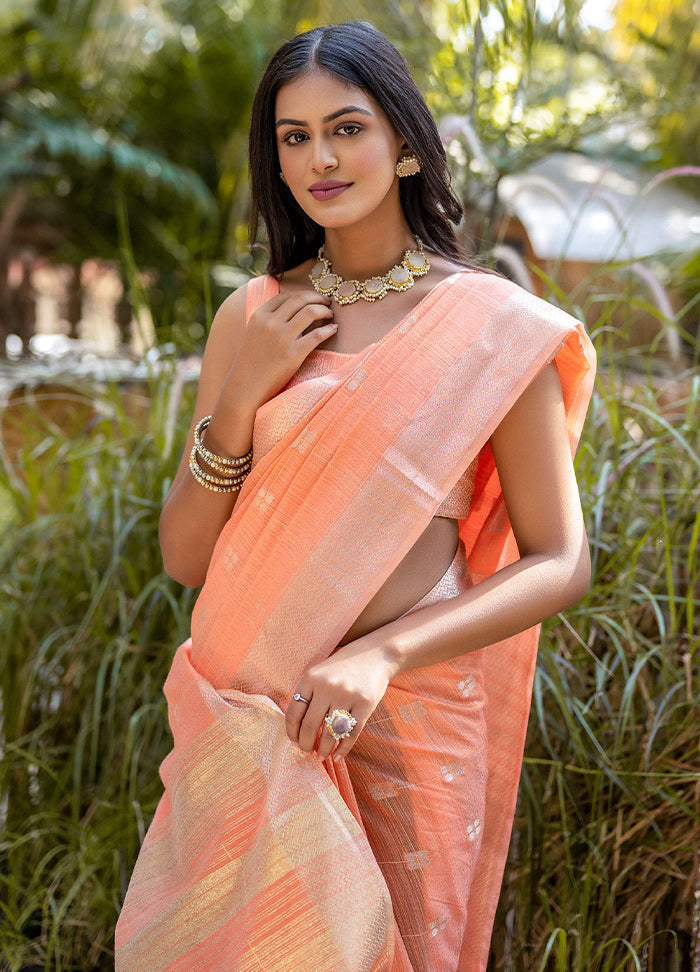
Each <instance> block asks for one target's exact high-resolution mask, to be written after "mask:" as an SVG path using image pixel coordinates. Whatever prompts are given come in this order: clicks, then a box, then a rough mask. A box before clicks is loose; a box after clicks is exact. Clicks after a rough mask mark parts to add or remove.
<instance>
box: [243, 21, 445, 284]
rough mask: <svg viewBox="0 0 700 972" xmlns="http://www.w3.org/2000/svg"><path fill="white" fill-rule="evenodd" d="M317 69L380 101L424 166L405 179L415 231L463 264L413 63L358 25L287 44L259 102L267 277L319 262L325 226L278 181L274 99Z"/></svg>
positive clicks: (254, 165) (255, 207) (255, 163)
mask: <svg viewBox="0 0 700 972" xmlns="http://www.w3.org/2000/svg"><path fill="white" fill-rule="evenodd" d="M314 68H320V69H322V70H325V71H328V72H329V73H330V74H333V75H335V76H336V77H337V78H340V79H341V80H342V81H344V82H345V83H347V84H352V85H354V86H355V87H358V88H362V89H363V90H364V91H366V92H367V93H368V94H369V95H371V97H372V98H374V100H375V101H376V102H377V104H378V105H379V106H380V108H381V109H382V110H383V112H384V114H385V115H386V116H387V118H388V119H389V121H390V122H391V124H392V125H393V127H394V129H395V130H396V131H397V132H399V133H400V134H401V135H402V136H403V138H404V139H405V140H406V142H407V143H408V146H409V148H410V149H411V151H412V152H413V153H414V155H415V156H416V157H417V159H418V161H419V162H420V164H421V172H420V174H419V175H416V176H410V177H407V178H404V179H401V181H400V183H399V194H400V199H401V205H402V206H403V211H404V214H405V216H406V220H407V222H408V225H409V226H410V228H411V231H412V232H413V233H415V234H417V235H418V236H419V237H420V238H421V239H422V240H423V242H424V243H425V245H426V247H427V248H428V249H431V250H434V251H435V252H436V253H439V254H441V255H442V256H444V257H447V258H449V259H451V260H457V261H459V262H463V255H462V251H461V247H460V245H459V242H458V240H457V237H456V235H455V232H454V229H453V226H452V223H457V222H459V220H460V219H461V218H462V206H461V204H460V202H459V200H458V199H457V197H456V196H455V194H454V192H453V191H452V187H451V184H450V173H449V169H448V166H447V158H446V156H445V150H444V148H443V146H442V142H441V141H440V136H439V135H438V131H437V128H436V125H435V122H434V120H433V117H432V115H431V114H430V112H429V110H428V106H427V105H426V103H425V101H424V100H423V96H422V95H421V93H420V91H419V90H418V88H417V87H416V84H415V82H414V80H413V78H412V77H411V73H410V71H409V69H408V65H407V64H406V62H405V61H404V59H403V58H402V57H401V55H400V54H399V52H398V51H397V50H396V48H395V47H394V45H393V44H392V43H391V42H390V41H388V40H387V38H386V37H385V36H384V35H383V34H381V33H380V32H379V31H378V30H376V28H374V27H373V26H372V25H371V24H367V23H364V22H362V21H359V20H355V21H351V22H350V23H346V24H337V25H332V26H330V27H317V28H315V29H314V30H310V31H307V32H306V33H304V34H299V35H298V36H297V37H295V38H293V40H290V41H287V43H286V44H283V45H282V47H280V49H279V50H278V51H277V53H276V54H275V55H274V57H273V58H272V60H271V61H270V63H269V65H268V67H267V70H266V71H265V74H264V75H263V78H262V81H261V82H260V86H259V87H258V90H257V93H256V95H255V100H254V102H253V116H252V120H251V127H250V141H249V160H250V180H251V192H252V206H251V226H250V232H251V239H252V240H255V237H256V234H257V230H258V221H259V217H260V216H262V218H263V220H264V222H265V226H266V227H267V235H268V242H269V247H270V259H269V263H268V272H269V273H271V274H273V275H277V274H280V273H282V272H283V271H284V270H288V269H290V268H291V267H295V266H297V265H298V264H300V263H303V262H304V260H308V259H309V258H310V257H315V256H316V252H317V251H318V248H319V246H320V245H321V243H322V242H323V227H322V226H319V225H318V223H315V222H314V221H313V220H312V219H309V217H308V216H307V215H306V213H305V212H304V211H303V209H302V208H301V206H299V204H298V203H297V202H296V200H295V199H294V197H293V196H292V194H291V192H290V191H289V189H287V188H286V186H284V185H283V183H282V181H281V179H280V177H279V169H280V166H279V158H278V155H277V141H276V138H275V125H274V122H275V100H276V98H277V92H278V91H279V89H280V88H281V87H282V86H283V85H285V84H287V83H288V82H290V81H292V80H293V79H294V78H297V77H299V75H302V74H304V73H306V72H308V71H310V70H313V69H314Z"/></svg>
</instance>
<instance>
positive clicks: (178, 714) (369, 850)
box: [116, 270, 593, 972]
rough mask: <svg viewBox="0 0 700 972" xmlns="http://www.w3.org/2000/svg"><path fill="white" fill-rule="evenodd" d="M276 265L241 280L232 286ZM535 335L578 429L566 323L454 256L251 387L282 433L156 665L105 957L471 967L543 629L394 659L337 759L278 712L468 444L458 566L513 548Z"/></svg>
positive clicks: (508, 811)
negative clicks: (182, 627) (427, 661)
mask: <svg viewBox="0 0 700 972" xmlns="http://www.w3.org/2000/svg"><path fill="white" fill-rule="evenodd" d="M275 287H276V284H275V282H274V281H270V280H269V279H268V278H261V279H260V280H259V281H256V282H253V283H252V284H250V285H249V306H254V305H255V304H257V303H260V302H261V301H262V300H263V299H265V298H266V297H267V296H268V295H270V294H271V293H273V292H274V291H275ZM552 359H554V360H555V361H556V364H557V367H558V370H559V375H560V378H561V382H562V388H563V390H564V399H565V405H566V410H567V419H568V428H569V434H570V439H571V446H572V450H573V449H574V448H575V446H576V443H577V441H578V437H579V433H580V430H581V426H582V423H583V418H584V415H585V410H586V407H587V403H588V399H589V397H590V392H591V387H592V381H593V354H592V349H591V346H590V342H589V341H588V339H587V337H586V336H585V333H584V332H583V329H582V328H581V325H580V324H578V322H577V321H575V320H573V319H572V318H570V317H568V316H567V315H566V314H564V313H563V312H561V311H559V310H557V309H555V308H553V307H551V306H549V305H548V304H546V303H544V302H542V301H540V300H538V299H537V298H535V297H532V296H531V295H529V294H527V293H525V292H524V291H522V290H520V289H519V288H518V287H516V286H515V285H513V284H511V283H509V282H508V281H506V280H503V279H501V278H499V277H496V276H491V275H486V274H481V273H478V272H475V271H468V270H465V271H462V272H460V273H457V274H455V275H453V276H452V277H449V278H447V279H446V280H444V281H442V282H441V283H440V284H438V285H437V286H436V287H435V288H434V289H433V290H432V291H431V292H430V293H429V294H428V296H427V297H425V298H424V299H423V300H422V301H421V302H420V303H419V305H418V306H417V307H416V308H415V309H414V311H413V313H411V314H410V315H408V316H407V317H406V318H405V319H404V320H403V321H401V322H400V323H399V324H398V325H396V327H394V328H393V329H392V330H391V331H390V332H389V333H388V334H387V335H386V336H385V337H383V338H382V339H381V340H379V341H378V342H377V343H376V344H374V345H372V346H371V347H370V348H367V349H365V351H363V352H361V353H360V354H357V355H353V356H349V357H347V358H346V359H345V360H343V361H342V362H340V363H339V364H338V366H337V367H335V368H334V370H332V371H331V372H329V373H326V374H320V375H318V376H317V377H313V378H310V379H309V380H306V381H299V382H297V383H293V382H291V383H290V384H289V385H288V386H287V388H285V389H284V390H283V391H282V392H281V393H280V394H279V395H277V396H275V398H274V399H272V400H270V401H269V402H267V403H266V404H265V405H264V406H263V407H262V408H261V409H260V410H259V412H258V416H257V417H256V429H257V428H258V426H260V428H264V427H265V425H266V424H267V425H270V424H274V423H278V424H280V427H281V428H283V429H285V430H286V431H284V433H283V434H282V435H281V437H280V438H279V440H278V441H277V442H276V443H275V444H274V445H273V446H272V448H270V449H269V451H267V452H266V453H265V455H264V456H262V458H260V459H259V461H257V463H256V465H255V467H254V469H253V471H252V472H251V474H250V475H249V477H248V479H247V480H246V482H245V484H244V486H243V489H242V490H241V494H240V496H239V499H238V502H237V503H236V506H235V508H234V511H233V514H232V516H231V519H230V521H229V522H228V524H227V525H226V527H225V528H224V530H223V531H222V533H221V536H220V538H219V540H218V543H217V545H216V548H215V550H214V553H213V556H212V560H211V564H210V567H209V572H208V574H207V579H206V582H205V584H204V586H203V588H202V592H201V594H200V597H199V599H198V601H197V605H196V608H195V612H194V615H193V622H192V637H191V639H189V640H188V641H187V642H186V643H185V644H184V645H182V646H181V647H180V648H179V649H178V651H177V653H176V656H175V659H174V661H173V665H172V668H171V671H170V674H169V676H168V679H167V682H166V686H165V691H166V696H167V699H168V711H169V720H170V725H171V729H172V732H173V737H174V746H173V750H172V752H171V753H170V754H169V756H168V757H167V758H166V759H165V760H164V762H163V765H162V767H161V777H162V780H163V784H164V787H165V792H164V795H163V797H162V799H161V802H160V804H159V806H158V809H157V811H156V814H155V817H154V819H153V822H152V824H151V826H150V828H149V830H148V833H147V835H146V838H145V840H144V843H143V846H142V849H141V853H140V855H139V858H138V861H137V863H136V867H135V869H134V873H133V876H132V880H131V884H130V886H129V890H128V892H127V895H126V899H125V901H124V906H123V909H122V914H121V916H120V919H119V923H118V926H117V933H116V968H117V972H143V970H145V969H148V970H149V972H155V970H162V969H168V970H173V972H174V970H185V969H187V970H193V969H194V970H200V969H201V970H207V972H214V970H219V969H220V970H224V969H225V970H229V972H230V970H235V972H253V970H259V969H263V968H264V969H267V970H271V972H299V970H305V972H337V970H341V969H346V970H349V972H370V970H373V972H379V970H384V972H441V970H443V969H444V970H449V972H479V970H483V969H485V967H486V962H487V958H488V949H489V940H490V933H491V926H492V923H493V916H494V912H495V908H496V904H497V900H498V893H499V888H500V882H501V878H502V872H503V866H504V862H505V857H506V853H507V848H508V841H509V837H510V829H511V825H512V819H513V813H514V808H515V799H516V794H517V787H518V780H519V775H520V765H521V761H522V750H523V744H524V738H525V729H526V724H527V716H528V711H529V703H530V692H531V684H532V676H533V672H534V664H535V656H536V649H537V636H538V631H537V629H531V630H529V631H525V632H523V633H522V634H520V635H518V636H516V637H514V638H511V639H509V640H508V641H507V642H501V643H499V644H497V645H492V646H489V647H488V648H485V649H483V650H482V651H480V652H474V653H472V654H471V655H466V656H464V657H463V658H461V659H455V660H454V661H453V662H450V663H445V664H440V665H435V666H428V667H426V668H423V669H416V670H414V671H413V672H409V673H406V674H405V675H403V676H401V677H400V678H399V679H397V680H396V681H395V682H392V683H391V685H390V686H389V690H388V691H387V694H386V697H385V699H384V700H383V703H382V704H381V705H380V707H379V708H378V710H377V711H376V712H375V714H374V716H373V717H372V718H371V719H370V720H369V722H368V723H367V726H366V727H365V730H364V731H363V733H362V734H361V736H360V737H359V738H358V741H357V743H356V745H355V747H354V749H353V751H352V753H351V754H350V756H349V757H348V759H347V760H345V761H343V762H341V763H339V764H338V765H335V764H333V763H331V762H328V763H323V762H321V761H320V760H319V759H318V757H317V756H315V755H311V756H308V755H306V754H304V753H302V752H301V751H300V750H298V749H297V748H296V747H295V746H294V745H293V744H292V743H290V742H289V741H288V739H287V737H286V733H285V727H284V715H283V712H284V709H285V708H286V705H287V703H288V701H289V698H290V696H291V693H292V692H293V691H294V687H295V685H296V683H297V681H298V679H299V678H300V676H301V674H302V673H303V672H304V671H305V669H306V668H308V666H309V665H311V664H313V663H314V662H315V661H318V660H320V659H321V658H323V657H326V656H327V655H328V654H330V653H331V652H332V651H333V650H334V648H335V646H336V645H337V644H338V642H339V641H340V639H341V638H342V636H343V635H344V634H345V632H346V631H347V630H348V629H349V628H350V626H351V624H352V622H353V621H354V620H355V618H356V617H358V615H359V614H360V612H361V611H362V609H363V608H364V607H365V605H366V604H367V603H368V602H369V601H370V600H371V598H372V597H373V595H374V594H375V593H376V592H377V590H378V589H379V588H380V586H381V585H382V583H383V582H384V581H385V580H386V578H387V577H388V576H389V574H390V573H391V572H392V571H393V570H394V568H395V567H396V566H397V565H398V563H399V562H400V561H401V559H402V558H403V557H404V556H405V554H406V553H407V552H408V550H409V549H410V547H411V546H412V544H413V543H414V542H415V541H416V539H417V538H418V537H419V536H420V534H421V533H422V532H423V530H424V529H425V528H426V526H427V524H428V523H429V521H430V519H431V518H432V516H433V515H434V514H435V511H436V510H437V509H438V507H439V506H440V503H441V502H442V501H443V500H444V498H445V497H446V496H447V495H448V494H449V493H450V490H451V489H452V488H453V487H454V485H455V484H456V483H457V482H458V480H459V479H460V477H461V476H462V475H463V474H464V472H465V470H466V469H467V468H468V467H469V466H470V464H471V463H472V461H473V460H474V459H475V458H476V457H477V456H478V457H479V464H478V471H477V475H476V482H475V486H474V494H473V498H472V503H471V508H470V512H469V515H468V517H467V518H466V519H465V520H464V521H462V522H461V523H460V535H461V537H462V540H463V542H464V548H465V550H466V556H467V561H468V566H469V574H470V576H471V579H472V580H473V581H475V582H478V580H479V579H480V578H483V577H485V576H488V575H489V574H491V573H493V572H494V571H495V570H497V569H499V568H500V567H502V566H504V565H505V564H507V563H509V562H511V561H512V560H514V559H515V558H516V557H517V548H516V545H515V542H514V538H513V536H512V532H511V530H510V526H509V523H508V518H507V515H506V511H505V508H504V504H503V499H502V496H501V491H500V486H499V482H498V475H497V472H496V469H495V464H494V461H493V457H492V454H491V451H490V448H489V445H488V440H489V437H490V435H491V433H492V432H493V431H494V429H495V428H496V427H497V425H498V423H499V422H500V421H501V419H502V418H503V416H504V415H505V414H506V413H507V411H508V410H509V408H510V407H511V406H512V404H513V402H515V401H516V399H517V398H518V396H519V395H520V394H521V393H522V391H523V390H524V389H525V388H526V387H527V385H528V384H529V382H530V381H532V379H533V378H534V377H535V376H536V375H537V374H538V373H539V371H540V370H541V369H542V368H543V367H544V365H545V364H546V363H547V362H548V361H551V360H552ZM479 794H482V796H479Z"/></svg>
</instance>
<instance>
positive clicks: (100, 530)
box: [0, 375, 193, 970]
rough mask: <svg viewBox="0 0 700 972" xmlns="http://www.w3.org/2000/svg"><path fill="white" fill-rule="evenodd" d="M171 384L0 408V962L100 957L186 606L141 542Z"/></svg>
mask: <svg viewBox="0 0 700 972" xmlns="http://www.w3.org/2000/svg"><path fill="white" fill-rule="evenodd" d="M173 388H174V389H177V388H178V384H177V382H173V375H168V376H163V377H161V378H160V379H159V380H158V381H157V382H155V381H154V383H153V385H152V387H151V389H150V391H151V393H152V395H150V396H149V395H147V396H146V397H144V396H143V393H140V394H139V393H136V392H134V390H133V389H132V390H129V389H124V390H121V391H120V390H119V389H117V388H113V389H109V390H107V391H104V392H97V393H96V394H95V397H94V407H92V406H90V404H89V399H86V398H85V397H84V394H83V391H78V390H77V389H76V390H71V389H63V390H60V389H59V390H57V389H56V388H53V389H52V390H51V391H49V392H46V393H44V394H43V395H40V394H37V396H36V397H34V396H33V395H31V394H28V396H27V398H26V399H25V400H22V399H17V398H15V399H14V400H13V402H12V404H11V406H10V407H9V408H8V409H7V410H6V412H5V415H4V420H3V436H4V441H5V442H6V443H7V442H8V441H9V442H13V441H14V442H21V445H20V447H19V449H18V450H17V451H16V455H15V456H14V457H13V461H12V463H10V461H9V459H8V458H7V457H6V459H5V463H4V467H3V472H2V474H0V493H1V495H2V499H3V508H4V509H5V510H8V511H9V514H8V517H7V519H6V521H5V524H4V529H3V532H2V538H1V541H0V577H2V582H1V586H0V590H1V593H0V597H1V599H2V612H1V614H0V643H2V645H3V665H2V675H1V681H0V693H1V697H2V718H3V731H4V737H5V739H6V746H5V751H4V753H3V759H2V761H1V763H0V793H1V794H2V799H1V801H0V802H1V806H2V809H1V810H0V814H1V815H2V839H1V841H0V956H1V957H2V959H4V961H5V963H6V964H5V965H4V966H3V965H2V962H0V966H2V967H4V968H8V969H19V968H21V967H22V966H23V965H29V964H31V963H37V964H41V966H42V968H43V967H46V968H47V969H49V968H50V969H64V970H66V969H77V970H78V969H79V970H85V969H92V968H100V969H109V968H111V967H113V962H112V959H111V958H110V955H111V950H112V933H113V926H114V923H115V920H116V916H117V914H118V911H119V907H120V903H121V900H122V897H123V894H124V891H125V888H126V882H127V880H128V875H129V872H130V869H131V867H132V866H133V861H134V859H135V855H136V853H137V850H138V846H139V844H140V840H141V839H142V837H143V833H144V828H145V825H146V823H147V821H148V820H149V819H150V817H151V815H152V813H153V811H154V809H155V805H156V802H157V799H158V797H159V790H160V788H159V781H158V776H157V773H156V768H157V766H158V763H159V762H160V760H161V759H162V758H163V756H164V755H165V753H166V751H167V749H168V743H169V736H168V730H167V720H166V713H165V705H164V699H163V697H162V685H163V681H164V678H165V675H166V673H167V669H168V666H169V662H170V659H171V656H172V651H173V649H174V647H175V646H176V645H177V644H178V643H179V642H180V641H182V640H184V638H185V637H186V634H187V631H188V623H189V615H190V612H191V608H192V604H193V595H192V592H188V591H182V590H180V589H178V588H177V585H175V584H173V582H171V581H170V580H169V578H167V577H166V576H165V574H164V573H163V570H162V565H161V560H160V555H159V551H158V546H157V542H156V528H157V519H158V515H159V510H160V506H161V504H162V500H163V497H164V494H165V492H166V490H167V487H168V484H169V480H170V477H171V476H172V475H173V473H174V469H175V466H176V462H177V456H176V455H175V453H174V451H173V448H172V442H173V441H174V440H177V441H178V442H179V441H180V439H181V438H182V437H184V434H185V429H184V426H182V424H181V423H179V422H178V424H177V431H175V430H174V429H173V428H172V418H171V417H170V416H171V415H172V410H173V408H174V407H175V406H176V405H177V401H176V398H175V397H174V396H173V392H172V390H171V389H173ZM88 391H89V393H90V394H93V391H92V390H88ZM57 402H60V403H61V405H62V408H63V411H62V415H61V416H59V417H58V418H54V417H53V416H54V413H55V408H56V403H57ZM66 403H71V404H72V405H74V406H75V409H76V410H77V411H76V412H75V414H73V415H72V417H70V420H69V422H68V427H69V431H68V434H66V432H65V431H64V428H65V427H66V421H65V406H66ZM189 408H191V402H188V411H189ZM59 421H60V424H58V423H59ZM62 426H63V428H62ZM8 521H9V522H8Z"/></svg>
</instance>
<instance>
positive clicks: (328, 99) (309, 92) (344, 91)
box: [275, 70, 382, 120]
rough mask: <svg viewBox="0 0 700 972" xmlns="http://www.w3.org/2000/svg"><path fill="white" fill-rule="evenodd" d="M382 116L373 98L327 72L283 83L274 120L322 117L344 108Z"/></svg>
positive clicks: (315, 73)
mask: <svg viewBox="0 0 700 972" xmlns="http://www.w3.org/2000/svg"><path fill="white" fill-rule="evenodd" d="M350 105H352V106H355V107H357V108H364V109H365V111H371V112H372V114H376V115H379V114H382V111H381V108H380V107H379V105H378V104H377V103H376V101H375V100H374V98H372V96H371V95H370V94H368V92H366V91H365V90H364V89H363V88H359V87H357V86H356V85H354V84H348V83H347V82H346V81H342V80H341V79H340V78H337V77H336V76H335V75H334V74H330V73H329V72H328V71H319V70H315V71H310V72H308V73H306V74H302V75H300V76H299V77H297V78H294V80H293V81H289V82H287V84H285V85H283V86H282V87H281V88H280V89H279V91H278V92H277V98H276V99H275V120H277V119H279V118H284V117H290V118H304V119H308V120H311V119H312V118H323V117H325V116H326V115H329V114H331V113H332V112H333V111H337V110H338V109H339V108H345V107H347V106H350Z"/></svg>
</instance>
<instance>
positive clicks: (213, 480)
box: [190, 446, 250, 493]
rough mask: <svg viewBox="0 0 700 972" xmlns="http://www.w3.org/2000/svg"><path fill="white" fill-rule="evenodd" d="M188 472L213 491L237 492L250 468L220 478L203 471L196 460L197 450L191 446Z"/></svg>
mask: <svg viewBox="0 0 700 972" xmlns="http://www.w3.org/2000/svg"><path fill="white" fill-rule="evenodd" d="M190 472H191V473H192V475H193V476H194V478H195V479H196V480H197V482H198V483H199V484H200V485H201V486H204V487H206V489H210V490H212V491H213V492H215V493H237V492H238V490H239V489H240V488H241V486H242V485H243V482H244V481H245V479H246V477H247V475H248V473H249V472H250V468H248V469H246V470H245V472H243V471H241V472H240V473H239V475H232V476H227V477H226V478H225V479H220V478H219V477H218V476H211V475H209V473H206V472H204V470H203V469H202V468H201V466H200V465H199V463H198V462H197V450H196V448H195V447H194V446H193V447H192V452H191V453H190Z"/></svg>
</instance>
